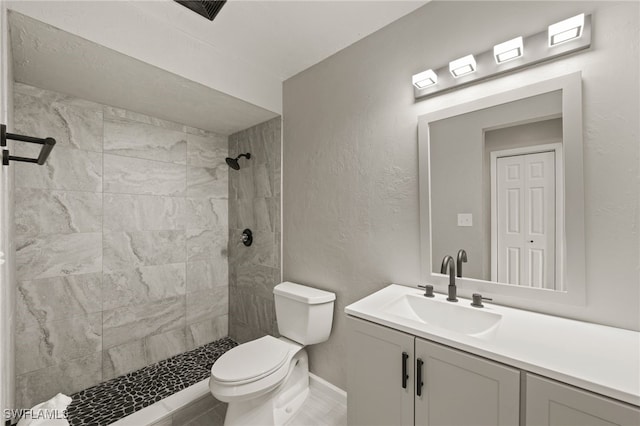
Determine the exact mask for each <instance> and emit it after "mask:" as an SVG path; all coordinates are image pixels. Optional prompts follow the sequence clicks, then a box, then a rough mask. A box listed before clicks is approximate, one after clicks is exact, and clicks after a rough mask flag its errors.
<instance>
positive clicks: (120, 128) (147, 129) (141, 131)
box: [104, 118, 187, 164]
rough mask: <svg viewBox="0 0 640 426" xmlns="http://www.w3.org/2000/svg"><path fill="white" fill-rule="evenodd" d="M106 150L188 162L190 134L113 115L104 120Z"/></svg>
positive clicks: (145, 157) (169, 160) (170, 161)
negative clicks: (188, 136)
mask: <svg viewBox="0 0 640 426" xmlns="http://www.w3.org/2000/svg"><path fill="white" fill-rule="evenodd" d="M104 152H105V153H109V154H116V155H122V156H125V157H136V158H144V159H147V160H156V161H164V162H168V163H177V164H186V161H187V141H186V134H185V133H184V132H182V131H175V130H170V129H166V128H162V127H158V126H154V125H152V124H146V123H140V122H138V121H133V120H129V119H127V118H118V119H115V118H109V119H106V120H105V121H104Z"/></svg>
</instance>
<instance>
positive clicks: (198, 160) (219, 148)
mask: <svg viewBox="0 0 640 426" xmlns="http://www.w3.org/2000/svg"><path fill="white" fill-rule="evenodd" d="M227 155H228V146H227V138H226V137H225V136H221V135H216V134H214V133H208V134H199V135H196V134H191V133H187V164H189V165H190V166H193V167H213V168H215V167H219V166H225V165H226V163H225V158H226V157H227Z"/></svg>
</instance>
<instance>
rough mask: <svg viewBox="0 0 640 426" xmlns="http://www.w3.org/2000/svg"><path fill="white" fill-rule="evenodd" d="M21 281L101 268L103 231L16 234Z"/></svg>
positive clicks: (96, 270) (74, 273)
mask: <svg viewBox="0 0 640 426" xmlns="http://www.w3.org/2000/svg"><path fill="white" fill-rule="evenodd" d="M16 270H17V278H18V280H19V281H22V280H31V279H38V278H47V277H57V276H64V275H78V274H88V273H91V272H99V271H101V270H102V233H97V232H92V233H77V234H45V235H40V236H35V237H25V236H16Z"/></svg>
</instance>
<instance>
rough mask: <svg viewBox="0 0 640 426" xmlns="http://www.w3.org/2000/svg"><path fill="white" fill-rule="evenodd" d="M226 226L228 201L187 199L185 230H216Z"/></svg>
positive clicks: (227, 223) (227, 221)
mask: <svg viewBox="0 0 640 426" xmlns="http://www.w3.org/2000/svg"><path fill="white" fill-rule="evenodd" d="M228 225H229V218H228V200H226V199H216V198H187V228H190V229H217V228H226V227H228Z"/></svg>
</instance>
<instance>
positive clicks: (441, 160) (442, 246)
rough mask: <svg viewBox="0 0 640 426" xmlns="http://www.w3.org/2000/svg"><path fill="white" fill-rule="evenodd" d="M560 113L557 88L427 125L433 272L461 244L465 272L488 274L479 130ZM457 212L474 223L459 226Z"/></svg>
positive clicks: (486, 187)
mask: <svg viewBox="0 0 640 426" xmlns="http://www.w3.org/2000/svg"><path fill="white" fill-rule="evenodd" d="M561 113H562V93H561V92H560V91H557V92H552V93H547V94H544V95H539V96H532V97H530V98H527V99H522V100H518V101H515V102H509V103H507V104H504V105H498V106H495V107H491V108H485V109H482V110H480V111H474V112H470V113H468V114H462V115H457V116H455V117H450V118H447V119H444V120H438V121H435V122H433V123H431V124H430V126H429V140H430V151H431V152H430V153H431V166H430V170H429V172H430V174H431V202H432V207H431V214H432V225H433V227H432V235H433V238H432V244H433V245H432V265H433V271H434V272H437V273H439V272H440V265H441V262H442V258H443V257H444V256H445V255H447V254H449V255H452V256H454V257H455V256H456V253H457V252H458V250H459V249H461V248H463V249H465V250H466V251H467V255H468V256H467V258H468V263H466V264H465V265H464V268H463V272H464V276H465V277H472V278H478V279H487V280H488V279H489V278H490V276H491V261H490V258H491V249H490V247H491V234H490V232H491V216H490V215H491V213H490V210H489V208H490V203H489V202H490V199H491V186H490V185H491V182H490V179H489V177H490V170H489V169H488V166H489V159H490V157H488V158H487V155H486V154H487V153H486V152H485V151H486V150H485V140H484V130H485V129H489V128H495V127H498V126H504V125H508V124H513V123H522V122H525V121H527V120H531V119H534V118H542V117H548V116H550V115H557V114H561ZM560 136H562V129H561V133H560ZM540 143H542V142H540ZM485 174H486V180H485ZM487 196H488V198H487ZM488 201H489V202H488ZM458 213H471V214H472V215H473V226H471V227H459V226H458V220H457V215H458Z"/></svg>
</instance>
